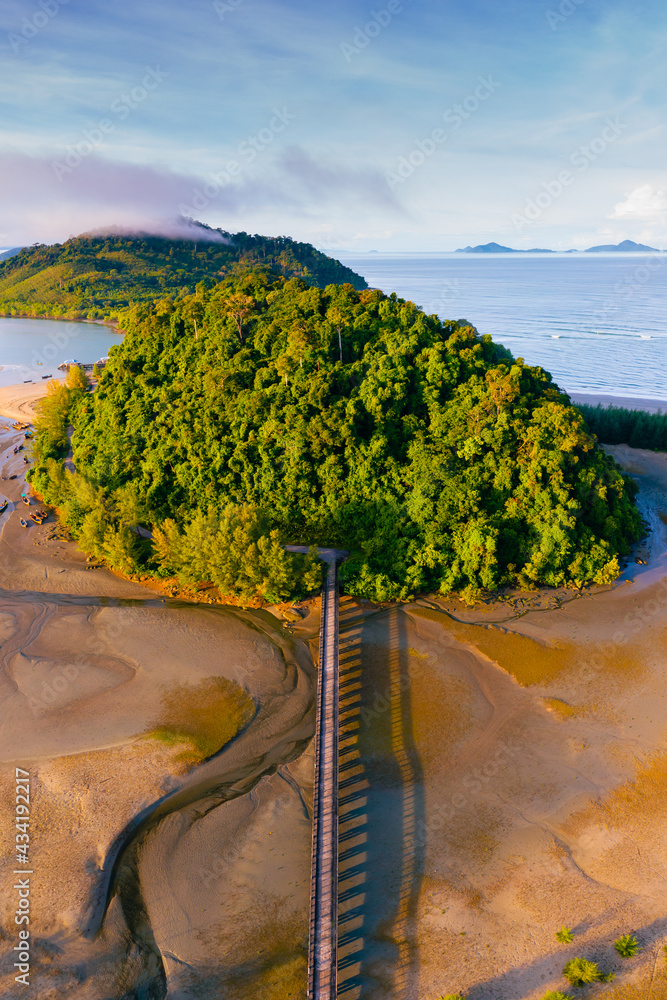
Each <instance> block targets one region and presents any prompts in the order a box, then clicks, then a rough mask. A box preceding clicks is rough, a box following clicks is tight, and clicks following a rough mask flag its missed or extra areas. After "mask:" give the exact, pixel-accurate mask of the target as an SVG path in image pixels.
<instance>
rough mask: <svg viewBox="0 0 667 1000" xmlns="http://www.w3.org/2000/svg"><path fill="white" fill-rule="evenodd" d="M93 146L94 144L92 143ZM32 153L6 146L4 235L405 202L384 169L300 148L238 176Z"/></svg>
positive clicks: (159, 226) (0, 229) (55, 234)
mask: <svg viewBox="0 0 667 1000" xmlns="http://www.w3.org/2000/svg"><path fill="white" fill-rule="evenodd" d="M83 146H85V144H83ZM77 155H78V154H75V155H74V156H72V155H70V156H69V158H67V157H65V156H64V155H63V154H62V153H59V154H57V155H56V156H54V157H53V158H49V157H47V156H45V155H41V156H28V155H26V154H24V153H3V154H0V185H2V190H4V191H5V192H6V193H8V194H11V199H9V198H8V199H7V201H6V203H5V205H4V207H3V215H2V218H1V219H0V242H1V243H3V244H6V245H10V244H11V245H18V244H19V243H23V244H26V243H30V242H34V241H39V242H54V241H61V240H64V239H67V238H68V237H69V236H71V235H77V234H78V233H81V232H83V231H88V230H104V229H107V230H108V229H114V230H115V231H118V230H119V229H121V230H122V229H130V230H133V231H136V230H142V231H145V232H155V233H171V232H174V231H175V230H174V228H173V227H174V226H176V227H177V229H176V231H178V233H179V234H180V233H181V232H182V230H181V228H180V223H178V222H177V220H178V219H179V218H180V217H181V216H192V217H195V218H199V219H201V220H202V221H210V220H211V218H212V216H215V218H216V223H215V224H216V225H222V228H225V229H226V228H229V229H232V228H234V226H235V225H237V226H238V224H239V221H241V220H242V219H243V218H244V217H247V216H249V215H253V214H255V215H256V214H257V213H258V212H259V213H260V214H262V213H266V214H271V212H272V210H274V209H279V210H283V211H287V212H288V213H289V214H290V215H294V214H300V215H302V216H304V215H305V216H308V217H312V218H317V217H318V216H319V215H320V213H321V211H322V209H323V206H325V205H328V206H329V207H331V206H332V205H334V206H340V207H341V208H348V207H349V205H350V204H354V206H355V210H356V211H357V212H361V213H362V214H365V215H371V214H372V213H373V211H374V210H377V209H378V208H382V209H384V210H385V211H386V210H387V209H388V208H389V209H390V210H391V209H393V210H394V211H396V212H398V211H399V209H398V206H397V205H396V204H395V203H394V202H393V200H392V198H391V196H390V195H389V194H388V192H387V188H386V184H385V183H384V180H383V177H382V175H381V174H380V173H379V172H378V171H369V170H353V169H348V168H346V167H345V166H342V165H338V164H336V163H329V164H327V166H323V165H321V164H318V163H316V162H315V161H314V160H313V159H312V158H311V157H310V156H308V155H307V154H306V153H304V152H303V151H301V150H300V149H298V148H294V149H292V150H290V152H289V154H287V155H285V156H279V157H278V158H276V159H271V160H269V159H267V160H266V161H265V162H264V163H263V165H262V172H261V173H258V172H254V173H253V172H250V170H246V171H245V172H242V173H241V174H240V175H239V176H237V177H235V178H234V180H231V178H226V177H225V176H224V171H222V172H221V173H220V174H217V175H216V174H215V172H213V173H212V174H210V175H209V176H208V177H200V176H196V175H190V174H186V173H178V172H175V171H170V170H167V169H163V168H159V167H155V166H147V165H142V164H132V163H122V162H117V161H113V160H109V159H106V158H104V157H103V156H101V155H100V154H99V153H97V152H95V153H90V154H89V155H87V156H84V157H80V158H79V159H78V160H77V159H76V156H77Z"/></svg>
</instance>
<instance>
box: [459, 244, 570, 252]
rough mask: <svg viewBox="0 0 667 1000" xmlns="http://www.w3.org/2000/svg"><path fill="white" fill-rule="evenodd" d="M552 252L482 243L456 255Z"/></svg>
mask: <svg viewBox="0 0 667 1000" xmlns="http://www.w3.org/2000/svg"><path fill="white" fill-rule="evenodd" d="M553 252H554V251H553V250H541V249H538V248H535V249H534V250H514V249H513V248H512V247H503V246H501V245H500V243H483V244H480V245H479V246H476V247H464V248H463V249H462V250H457V251H456V253H553Z"/></svg>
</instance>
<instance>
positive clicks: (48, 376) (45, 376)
mask: <svg viewBox="0 0 667 1000" xmlns="http://www.w3.org/2000/svg"><path fill="white" fill-rule="evenodd" d="M42 378H51V376H50V375H42Z"/></svg>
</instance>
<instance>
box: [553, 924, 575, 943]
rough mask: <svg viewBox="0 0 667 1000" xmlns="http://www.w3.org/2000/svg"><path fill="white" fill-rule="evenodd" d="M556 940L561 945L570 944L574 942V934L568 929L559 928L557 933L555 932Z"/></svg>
mask: <svg viewBox="0 0 667 1000" xmlns="http://www.w3.org/2000/svg"><path fill="white" fill-rule="evenodd" d="M556 940H557V941H560V943H561V944H570V942H571V941H574V934H573V933H572V931H571V930H570V928H569V927H561V929H560V930H559V931H556Z"/></svg>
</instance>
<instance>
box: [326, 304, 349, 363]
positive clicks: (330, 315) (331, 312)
mask: <svg viewBox="0 0 667 1000" xmlns="http://www.w3.org/2000/svg"><path fill="white" fill-rule="evenodd" d="M327 319H328V320H329V322H330V323H331V324H332V326H333V328H334V329H335V331H336V333H337V334H338V354H339V360H340V363H341V364H342V363H343V341H342V337H341V331H342V329H343V327H344V326H345V321H346V316H345V313H344V312H343V310H342V309H341V308H340V306H332V307H331V308H330V309H328V310H327Z"/></svg>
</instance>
